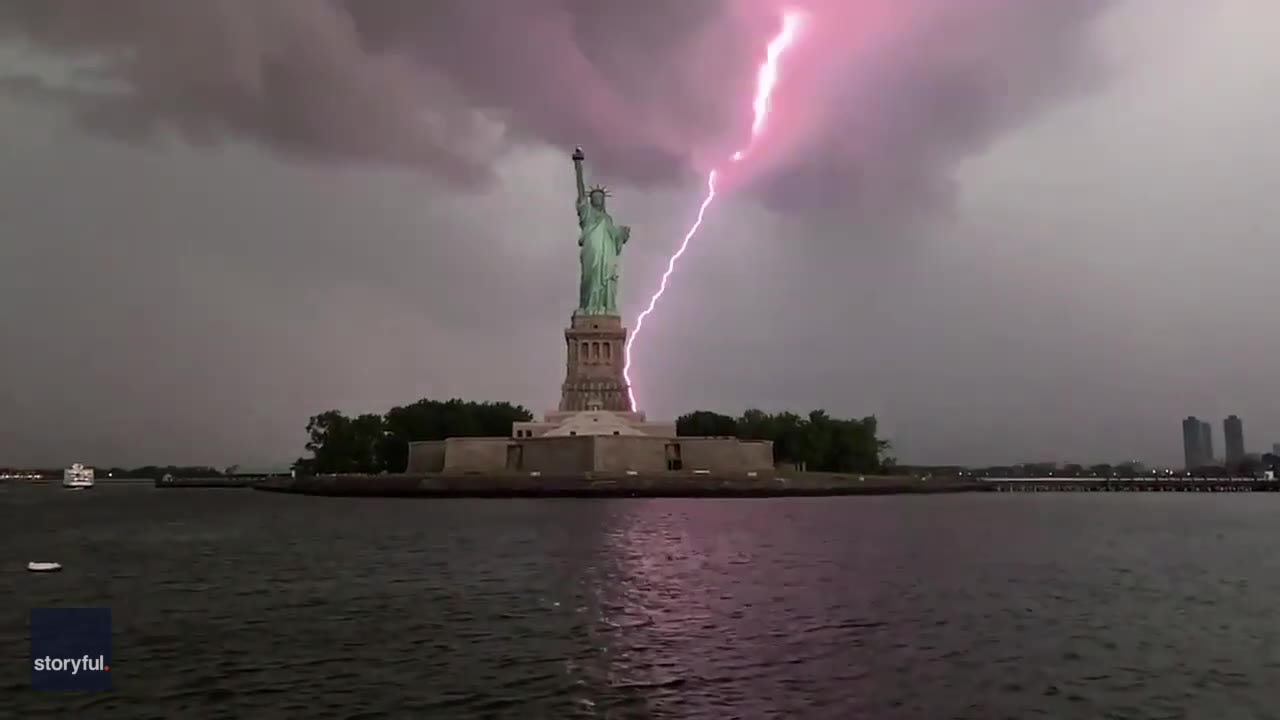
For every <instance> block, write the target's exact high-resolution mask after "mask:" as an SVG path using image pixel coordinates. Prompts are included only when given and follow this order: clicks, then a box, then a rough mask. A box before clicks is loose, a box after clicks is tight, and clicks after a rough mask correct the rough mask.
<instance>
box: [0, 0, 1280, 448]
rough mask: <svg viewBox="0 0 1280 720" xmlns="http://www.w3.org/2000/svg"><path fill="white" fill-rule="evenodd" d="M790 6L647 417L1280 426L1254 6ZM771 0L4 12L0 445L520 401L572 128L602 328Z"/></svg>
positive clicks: (665, 341)
mask: <svg viewBox="0 0 1280 720" xmlns="http://www.w3.org/2000/svg"><path fill="white" fill-rule="evenodd" d="M786 6H787V7H799V8H801V9H803V10H805V11H806V12H808V13H809V16H810V22H809V23H808V24H806V26H805V29H804V34H803V36H802V38H801V41H800V43H799V44H798V45H796V46H795V47H794V48H793V50H792V51H790V52H789V53H788V54H787V55H786V56H785V57H784V59H783V64H782V68H781V69H782V77H781V78H780V82H779V85H778V88H777V95H776V102H775V105H774V112H775V115H773V117H772V119H771V122H770V124H769V128H768V130H767V132H766V135H765V136H764V138H763V140H762V141H761V142H760V144H759V145H758V146H756V147H755V148H754V149H753V151H752V154H751V156H750V161H749V162H748V163H745V164H739V165H735V166H733V167H734V169H733V171H732V172H733V173H736V174H727V175H725V176H724V177H723V179H724V182H723V184H722V185H721V187H722V188H723V189H725V190H726V192H724V193H722V194H721V196H720V198H719V199H718V200H717V202H716V204H715V205H714V206H713V207H712V209H711V211H710V212H709V213H708V214H707V218H706V223H705V224H704V225H703V227H702V232H701V234H700V235H699V237H698V238H697V240H696V241H695V242H694V243H693V244H691V246H690V247H689V250H688V252H687V253H686V254H685V255H684V256H683V257H682V259H681V264H680V267H679V269H678V271H677V273H676V275H675V276H674V277H673V278H672V281H671V283H670V285H669V287H668V289H667V292H666V295H665V296H664V297H663V300H662V303H660V304H659V306H658V309H657V311H656V312H655V313H654V314H653V315H652V316H650V318H649V319H648V320H647V321H646V323H645V326H644V332H643V335H642V337H641V340H640V341H639V342H638V343H637V344H636V346H635V348H634V360H635V364H634V366H633V368H632V370H633V372H632V378H633V380H635V383H636V393H637V398H638V400H639V402H640V407H641V409H642V410H644V411H645V412H646V413H648V415H649V416H650V417H651V418H654V419H664V418H671V417H674V416H676V415H678V414H680V413H684V412H687V411H689V410H692V409H709V410H717V411H722V412H728V413H734V414H737V413H740V412H742V411H743V410H744V409H746V408H748V407H753V406H754V407H761V408H764V409H767V410H773V411H778V410H793V411H798V412H807V411H808V410H811V409H813V408H815V407H825V408H826V409H827V410H828V411H830V412H831V413H832V414H833V415H837V416H845V417H861V416H864V415H868V414H875V415H877V416H878V418H879V419H880V427H881V428H883V430H884V432H885V433H886V435H887V436H888V437H889V439H891V440H892V441H894V443H895V448H896V449H895V454H896V455H897V456H898V457H899V458H901V459H903V460H905V461H908V462H920V463H929V462H938V463H945V462H964V463H995V462H1018V461H1043V460H1054V459H1056V460H1061V461H1064V462H1065V461H1076V462H1094V461H1098V462H1101V461H1106V462H1117V461H1121V460H1130V459H1139V460H1145V461H1148V462H1153V463H1163V462H1178V459H1179V458H1180V457H1181V447H1180V438H1181V435H1180V425H1179V422H1180V420H1181V418H1183V417H1185V416H1186V415H1189V414H1196V415H1198V416H1200V417H1202V418H1205V419H1210V420H1215V430H1216V431H1217V430H1219V429H1220V423H1218V422H1217V421H1216V420H1217V419H1218V418H1222V417H1225V416H1226V415H1227V414H1231V413H1235V414H1238V415H1239V416H1241V417H1242V418H1244V421H1245V437H1246V444H1247V446H1248V449H1249V450H1253V451H1257V450H1264V449H1267V448H1269V446H1270V443H1272V442H1276V441H1280V408H1278V407H1277V406H1276V404H1275V403H1274V402H1272V401H1271V399H1270V398H1269V396H1268V394H1267V392H1266V390H1267V388H1270V387H1274V386H1275V384H1276V371H1275V362H1274V358H1275V357H1277V355H1278V354H1280V329H1277V324H1276V321H1275V320H1274V314H1275V313H1274V308H1275V307H1277V306H1278V305H1280V285H1277V283H1276V282H1275V277H1274V276H1275V271H1274V268H1275V267H1276V265H1277V263H1280V246H1277V245H1276V243H1275V242H1274V241H1273V236H1274V232H1273V231H1272V230H1271V228H1272V227H1273V226H1274V225H1275V221H1276V218H1275V211H1274V206H1275V203H1274V198H1273V195H1274V191H1273V190H1272V189H1273V188H1274V187H1277V186H1280V156H1277V154H1276V153H1273V152H1266V144H1265V142H1263V141H1264V140H1265V139H1266V138H1269V137H1271V135H1273V134H1274V128H1275V127H1276V125H1277V124H1278V123H1280V95H1277V94H1275V93H1268V92H1265V91H1264V90H1262V89H1265V88H1266V87H1268V84H1267V82H1268V80H1269V78H1271V77H1275V76H1277V74H1278V73H1280V52H1277V50H1276V49H1275V42H1274V38H1273V37H1272V35H1273V34H1274V32H1273V30H1272V28H1274V27H1276V26H1277V25H1278V24H1280V5H1277V4H1276V3H1271V2H1263V0H1219V1H1218V2H1213V3H1204V2H1191V1H1188V2H1182V3H1169V2H1166V1H1165V0H1116V1H1115V2H1104V1H1102V0H796V2H793V3H787V4H786ZM782 7H783V3H782V2H781V0H739V1H736V2H728V1H721V0H643V1H641V0H619V1H617V2H615V1H612V0H594V1H585V0H583V1H579V0H505V1H499V0H458V1H457V2H453V1H446V0H434V1H431V2H427V1H426V0H398V1H393V0H351V2H346V3H341V2H334V1H333V0H259V1H254V0H243V1H237V0H101V1H94V0H83V1H75V0H0V341H2V342H3V343H4V349H3V350H0V465H10V464H12V465H50V466H57V465H58V464H60V463H69V462H86V463H92V464H99V465H142V464H146V463H161V464H163V463H170V462H172V463H179V464H187V463H207V464H214V465H227V464H232V463H240V464H245V465H248V464H256V463H264V464H267V463H269V464H276V463H282V462H288V461H289V460H292V459H293V458H294V457H296V456H297V455H298V454H300V453H301V452H302V446H303V443H304V442H305V437H304V432H303V428H304V427H305V424H306V420H307V417H308V416H310V415H313V414H315V413H319V412H323V411H325V410H329V409H331V408H338V409H341V410H344V411H346V412H350V413H355V412H366V411H379V412H380V411H385V410H386V409H387V408H389V407H392V406H394V405H397V404H403V403H406V402H412V401H414V400H416V399H418V398H421V397H424V396H425V397H431V398H437V399H445V398H449V397H462V398H466V399H472V400H506V401H511V402H516V403H520V404H523V405H526V406H527V407H529V408H530V409H532V410H533V411H535V412H541V411H544V410H545V409H547V408H552V407H555V404H556V401H557V399H558V397H559V384H560V382H561V381H562V380H563V377H564V355H563V342H564V341H563V337H562V335H561V333H562V329H563V328H564V326H565V324H566V321H567V317H568V315H569V313H570V312H571V311H572V308H573V303H574V298H575V288H576V281H577V277H576V275H577V256H576V252H577V247H576V243H575V233H576V226H575V217H574V212H573V195H574V186H573V169H572V165H571V164H570V162H569V159H568V156H569V152H570V150H571V148H572V146H573V145H577V144H581V145H583V146H584V148H585V149H586V152H587V156H588V160H587V166H588V172H589V173H590V175H591V177H590V178H589V179H590V181H592V182H595V181H604V182H607V183H609V184H610V185H611V186H612V188H613V190H614V198H613V199H612V200H611V201H610V207H611V209H612V210H613V211H614V213H615V215H616V217H617V219H618V221H619V222H622V223H625V224H628V225H631V226H632V228H633V234H632V239H631V242H630V243H629V244H628V246H627V250H626V252H625V254H624V258H623V260H622V280H621V284H620V290H619V302H620V305H621V307H622V310H623V313H622V314H623V316H624V320H625V322H626V323H627V324H628V325H629V326H632V327H633V326H634V322H635V318H636V316H637V314H638V313H639V311H640V310H641V309H643V308H644V307H645V305H646V304H647V302H648V299H649V295H650V293H651V292H652V291H653V288H654V287H655V286H656V285H657V283H658V279H659V277H660V276H661V274H662V272H663V270H664V269H665V267H666V261H667V258H668V256H669V255H670V253H671V251H672V250H673V249H674V247H676V245H677V244H678V243H679V241H680V238H681V237H682V236H683V234H684V232H685V230H686V228H687V227H688V224H689V222H690V221H691V219H692V217H693V216H694V213H695V212H696V210H697V208H698V203H699V202H700V201H701V199H702V193H703V187H704V186H703V177H702V174H703V172H704V171H706V170H707V169H708V168H710V167H713V166H716V165H717V164H719V163H721V162H722V161H723V160H724V158H725V157H726V156H727V155H728V154H729V153H730V152H731V151H733V150H735V149H737V148H738V147H740V146H741V144H742V143H743V141H744V140H745V138H746V136H747V133H748V130H749V124H750V120H751V118H750V116H749V110H750V103H751V96H752V92H753V89H754V87H753V86H754V82H755V79H754V73H755V71H756V67H757V64H758V62H759V60H760V58H761V54H762V52H763V48H764V46H765V43H766V42H767V41H768V39H769V38H770V37H771V36H772V35H773V34H774V33H775V32H776V31H777V30H778V26H779V11H780V9H781V8H782ZM1260 88H1262V89H1260ZM1216 444H1217V446H1219V447H1221V442H1220V441H1219V442H1218V443H1216Z"/></svg>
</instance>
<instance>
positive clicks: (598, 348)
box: [560, 315, 631, 412]
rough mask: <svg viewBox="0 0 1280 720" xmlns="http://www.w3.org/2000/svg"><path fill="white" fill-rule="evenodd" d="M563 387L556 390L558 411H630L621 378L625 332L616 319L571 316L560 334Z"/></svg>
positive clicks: (624, 384) (623, 382)
mask: <svg viewBox="0 0 1280 720" xmlns="http://www.w3.org/2000/svg"><path fill="white" fill-rule="evenodd" d="M564 340H565V350H566V352H567V359H566V364H565V377H564V384H563V385H561V386H560V410H561V411H562V412H576V411H583V410H611V411H614V412H626V411H629V410H630V409H631V400H630V398H629V397H628V396H627V381H626V379H625V378H623V376H622V368H623V365H624V364H625V356H624V353H623V350H624V348H625V347H626V343H627V331H626V329H625V328H623V327H622V318H620V317H618V316H616V315H575V316H573V320H572V321H571V322H570V324H569V327H568V328H566V329H565V331H564Z"/></svg>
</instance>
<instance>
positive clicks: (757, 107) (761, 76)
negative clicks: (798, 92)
mask: <svg viewBox="0 0 1280 720" xmlns="http://www.w3.org/2000/svg"><path fill="white" fill-rule="evenodd" d="M804 20H805V16H804V15H803V14H801V13H800V12H797V11H787V12H784V13H783V14H782V28H781V29H780V30H779V31H778V34H777V35H775V36H774V37H773V40H771V41H769V45H768V47H767V48H766V49H765V57H764V61H763V62H761V63H760V69H759V70H757V71H756V94H755V99H754V101H753V102H752V103H751V110H752V113H753V116H752V120H751V137H750V138H748V140H747V146H746V147H745V148H743V149H741V150H738V151H737V152H735V153H733V155H731V156H729V159H730V160H731V161H732V162H740V161H742V160H743V159H744V158H746V157H747V156H748V155H749V154H750V153H751V149H752V148H754V147H755V144H756V140H757V139H759V138H760V136H761V135H762V134H764V130H765V126H766V125H767V124H768V121H769V110H770V109H771V107H772V100H773V89H774V87H776V86H777V84H778V63H779V61H780V60H781V59H782V55H783V53H785V52H786V51H787V49H788V48H790V47H791V46H792V45H794V44H795V41H796V37H797V36H798V35H799V34H800V28H801V26H802V25H803V24H804ZM718 172H719V171H718V170H715V169H713V170H711V172H709V173H707V195H706V197H705V198H703V200H702V205H700V206H699V207H698V216H697V218H696V219H695V220H694V221H693V225H691V226H690V227H689V231H688V232H686V233H685V235H684V239H683V240H681V241H680V247H679V248H677V249H676V251H675V253H674V254H673V255H672V256H671V258H670V259H669V260H667V270H666V272H664V273H662V281H661V282H659V283H658V290H657V292H655V293H654V294H653V296H652V297H650V298H649V306H648V307H646V308H645V309H644V312H642V313H640V317H638V318H636V327H635V330H633V331H632V332H631V337H629V338H628V339H627V344H626V346H625V347H624V348H623V355H624V357H625V361H624V364H623V366H622V377H623V379H625V380H626V382H627V395H628V398H629V399H630V401H631V410H632V412H634V411H635V409H636V391H635V385H634V384H632V382H631V347H632V346H633V345H635V344H636V338H638V337H640V330H641V329H642V328H643V327H644V319H645V318H647V317H649V315H650V313H652V312H653V309H654V308H655V307H657V306H658V300H660V299H662V294H663V293H665V292H666V291H667V282H668V281H669V280H670V279H671V274H672V273H673V272H675V269H676V263H677V262H678V261H679V260H680V256H681V255H684V251H685V250H688V249H689V241H691V240H693V237H694V236H695V235H697V234H698V229H699V228H701V227H702V220H703V218H705V217H706V214H707V208H709V207H711V203H712V202H714V201H715V199H716V175H717V174H718Z"/></svg>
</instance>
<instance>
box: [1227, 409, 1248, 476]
mask: <svg viewBox="0 0 1280 720" xmlns="http://www.w3.org/2000/svg"><path fill="white" fill-rule="evenodd" d="M1222 442H1223V444H1224V445H1225V446H1226V453H1227V467H1239V466H1240V463H1242V462H1244V423H1243V422H1241V421H1240V418H1239V417H1237V416H1235V415H1230V416H1228V417H1227V419H1226V420H1223V421H1222Z"/></svg>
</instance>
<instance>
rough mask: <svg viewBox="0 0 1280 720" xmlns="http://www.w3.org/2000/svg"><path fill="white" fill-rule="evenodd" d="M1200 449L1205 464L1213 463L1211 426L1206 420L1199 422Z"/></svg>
mask: <svg viewBox="0 0 1280 720" xmlns="http://www.w3.org/2000/svg"><path fill="white" fill-rule="evenodd" d="M1200 451H1201V452H1202V453H1203V456H1202V457H1203V458H1204V464H1205V465H1213V464H1214V463H1215V462H1216V460H1215V459H1214V458H1215V456H1214V454H1213V426H1212V425H1210V424H1209V423H1207V422H1201V423H1200Z"/></svg>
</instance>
